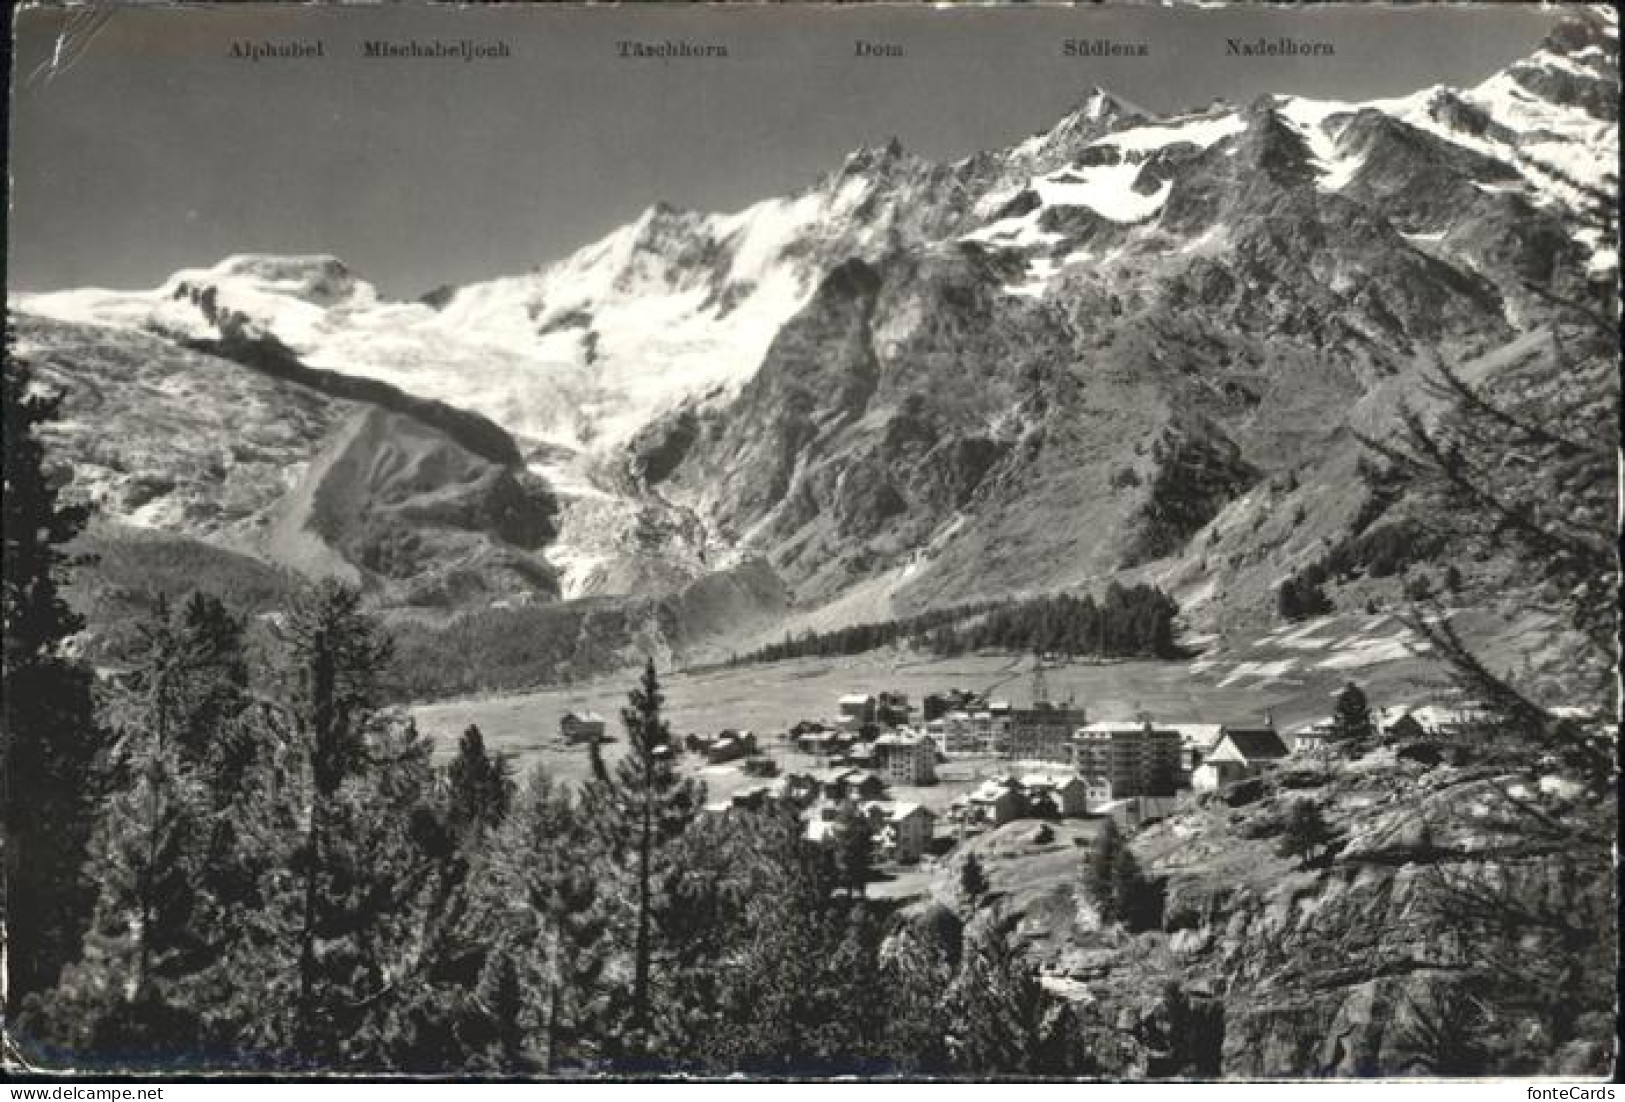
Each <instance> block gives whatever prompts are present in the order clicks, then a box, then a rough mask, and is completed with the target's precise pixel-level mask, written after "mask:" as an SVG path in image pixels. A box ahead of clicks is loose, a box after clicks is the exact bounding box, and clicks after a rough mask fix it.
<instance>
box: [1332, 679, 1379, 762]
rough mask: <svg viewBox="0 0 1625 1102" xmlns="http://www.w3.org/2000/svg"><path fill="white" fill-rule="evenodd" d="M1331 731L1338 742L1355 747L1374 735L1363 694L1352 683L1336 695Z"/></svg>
mask: <svg viewBox="0 0 1625 1102" xmlns="http://www.w3.org/2000/svg"><path fill="white" fill-rule="evenodd" d="M1332 730H1333V733H1334V734H1335V736H1336V738H1337V739H1338V741H1340V742H1344V743H1347V744H1351V745H1355V746H1358V745H1359V744H1361V743H1363V742H1366V741H1369V740H1370V739H1371V738H1372V737H1374V736H1375V735H1376V726H1375V724H1373V723H1372V720H1371V707H1370V705H1369V704H1367V703H1366V698H1365V693H1364V692H1362V691H1361V690H1360V687H1359V686H1358V685H1356V684H1355V683H1354V682H1352V681H1350V682H1348V683H1347V684H1346V685H1344V686H1343V691H1342V692H1340V693H1338V694H1337V706H1336V708H1335V709H1334V710H1333V712H1332Z"/></svg>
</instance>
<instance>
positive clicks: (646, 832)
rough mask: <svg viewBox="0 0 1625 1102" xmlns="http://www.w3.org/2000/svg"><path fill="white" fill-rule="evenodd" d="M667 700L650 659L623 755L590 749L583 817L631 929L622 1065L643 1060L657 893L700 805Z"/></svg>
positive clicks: (627, 710) (628, 716) (635, 694)
mask: <svg viewBox="0 0 1625 1102" xmlns="http://www.w3.org/2000/svg"><path fill="white" fill-rule="evenodd" d="M664 707H665V695H664V694H663V693H662V692H661V689H660V678H659V676H658V675H657V674H656V673H655V666H654V660H653V659H652V658H651V659H649V660H648V662H647V663H646V664H645V666H644V671H643V676H642V678H641V680H640V681H639V683H638V685H637V687H636V688H634V689H632V690H631V692H630V693H629V694H628V704H627V706H626V707H624V708H622V709H621V722H622V724H623V725H624V726H625V728H626V752H625V754H624V755H623V756H622V757H621V758H620V760H619V761H617V762H615V764H614V765H613V766H611V765H610V764H608V763H607V762H605V760H604V755H603V750H602V748H601V747H600V746H599V744H598V743H597V742H593V743H591V744H590V745H589V749H588V752H589V754H590V755H591V764H592V780H591V782H590V783H589V784H588V786H587V789H586V801H587V806H588V808H589V814H590V815H591V816H592V819H593V821H594V823H595V824H596V826H597V828H598V835H599V838H600V839H601V841H602V842H603V845H604V851H605V854H606V856H607V857H608V859H609V861H610V863H611V867H613V868H616V869H617V870H618V871H619V872H620V873H621V874H622V878H623V880H624V882H625V883H626V885H627V889H628V893H629V895H630V897H631V898H630V899H629V900H628V905H629V906H628V909H629V911H630V916H629V925H630V927H631V930H630V935H631V946H630V955H631V964H632V975H631V983H630V987H629V988H628V990H627V991H626V993H625V1001H626V1007H625V1014H626V1025H625V1030H624V1036H623V1039H624V1043H625V1045H626V1052H625V1059H627V1060H628V1061H632V1062H637V1061H639V1060H642V1059H645V1058H647V1056H648V1055H649V1053H648V1049H649V1043H650V1027H651V1024H652V1011H653V1008H652V1004H651V988H652V984H653V977H652V975H651V969H652V967H653V960H654V949H655V947H654V932H655V916H654V908H655V907H656V906H657V905H658V903H659V901H658V900H657V899H656V898H655V886H656V884H657V882H658V879H659V874H660V865H661V862H662V859H663V857H664V854H665V851H666V849H667V847H668V846H669V845H670V844H671V842H672V841H673V840H674V839H676V838H677V837H679V836H680V835H681V834H682V833H683V832H684V831H685V830H687V829H688V827H689V825H690V824H692V823H693V822H694V820H695V817H696V816H697V815H698V813H699V810H700V807H701V805H702V804H703V802H704V799H705V793H704V789H703V787H702V786H700V785H699V784H698V783H696V782H694V781H693V780H690V779H688V778H685V777H682V776H681V775H680V774H679V773H678V771H677V767H676V756H677V747H676V746H675V745H674V743H673V742H672V737H671V728H670V726H669V725H668V723H667V722H666V718H665V714H664Z"/></svg>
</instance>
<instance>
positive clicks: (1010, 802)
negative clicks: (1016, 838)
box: [961, 777, 1027, 826]
mask: <svg viewBox="0 0 1625 1102" xmlns="http://www.w3.org/2000/svg"><path fill="white" fill-rule="evenodd" d="M961 799H963V800H964V808H965V817H966V819H968V820H969V821H971V822H979V823H984V824H986V825H988V826H1003V825H1004V824H1005V823H1008V822H1011V821H1012V820H1015V819H1019V818H1021V816H1022V815H1023V814H1024V813H1025V812H1026V810H1027V800H1026V797H1025V796H1024V795H1023V794H1022V791H1021V782H1020V781H1018V780H1016V779H1015V778H1014V777H1003V778H994V779H991V780H986V781H983V782H982V783H981V785H980V786H978V787H977V788H976V789H974V790H973V791H972V792H970V793H969V794H968V795H966V796H963V797H961Z"/></svg>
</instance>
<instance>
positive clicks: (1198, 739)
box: [1172, 722, 1224, 777]
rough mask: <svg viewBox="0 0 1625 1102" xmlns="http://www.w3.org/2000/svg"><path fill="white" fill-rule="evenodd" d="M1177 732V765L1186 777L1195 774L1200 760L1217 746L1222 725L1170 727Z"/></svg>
mask: <svg viewBox="0 0 1625 1102" xmlns="http://www.w3.org/2000/svg"><path fill="white" fill-rule="evenodd" d="M1172 726H1173V727H1174V729H1175V730H1177V731H1178V732H1179V743H1180V745H1179V764H1180V767H1181V768H1182V769H1183V770H1184V771H1185V775H1186V776H1187V777H1188V776H1190V774H1192V773H1194V772H1196V769H1197V766H1199V765H1201V764H1202V759H1203V758H1204V757H1206V756H1207V754H1208V753H1209V752H1210V751H1211V750H1212V749H1213V748H1214V747H1215V746H1217V745H1218V744H1219V739H1220V738H1222V737H1223V736H1224V724H1222V723H1183V722H1181V723H1176V724H1173V725H1172Z"/></svg>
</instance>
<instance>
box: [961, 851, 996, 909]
mask: <svg viewBox="0 0 1625 1102" xmlns="http://www.w3.org/2000/svg"><path fill="white" fill-rule="evenodd" d="M988 887H989V884H988V882H987V874H986V873H985V872H983V871H982V862H980V861H978V860H977V859H976V854H974V853H972V854H967V855H966V857H965V860H964V863H962V864H961V865H960V866H959V891H960V893H961V894H962V895H964V897H965V898H966V899H967V900H969V901H970V903H971V904H972V905H973V906H974V905H975V904H976V903H978V902H980V901H981V898H982V897H983V896H984V895H986V894H987V892H988Z"/></svg>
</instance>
